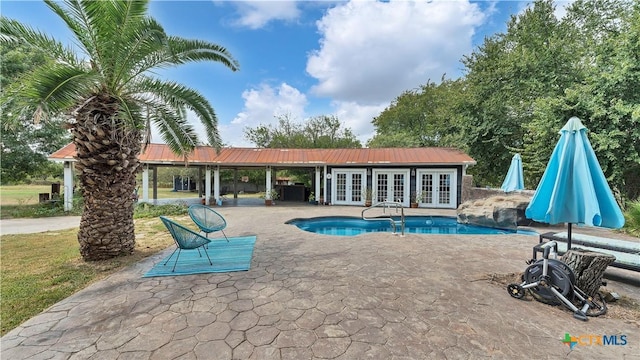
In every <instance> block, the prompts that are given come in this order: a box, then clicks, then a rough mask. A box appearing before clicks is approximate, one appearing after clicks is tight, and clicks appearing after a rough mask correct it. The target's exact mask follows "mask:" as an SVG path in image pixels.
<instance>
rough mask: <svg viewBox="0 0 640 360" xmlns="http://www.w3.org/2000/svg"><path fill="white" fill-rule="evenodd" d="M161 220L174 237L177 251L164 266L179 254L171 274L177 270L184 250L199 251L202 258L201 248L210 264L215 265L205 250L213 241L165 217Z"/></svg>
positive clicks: (174, 251) (161, 217)
mask: <svg viewBox="0 0 640 360" xmlns="http://www.w3.org/2000/svg"><path fill="white" fill-rule="evenodd" d="M160 220H162V222H163V223H164V226H166V227H167V229H169V232H170V233H171V236H172V237H173V240H174V241H175V243H176V249H175V250H173V252H172V253H171V256H169V257H168V258H167V261H165V263H164V265H167V263H168V262H169V260H171V258H172V257H173V254H175V253H176V251H177V252H178V255H177V256H176V261H175V262H174V263H173V269H171V272H174V271H175V270H176V264H178V258H180V251H182V250H193V249H197V250H198V253H199V254H200V256H201V257H202V254H201V253H200V248H202V250H204V253H205V255H207V259H208V260H209V264H210V265H213V263H212V262H211V258H210V257H209V254H208V253H207V249H206V248H205V245H207V244H208V243H210V242H211V240H209V239H207V238H206V237H204V236H202V235H200V234H198V233H197V232H195V231H193V230H191V229H189V228H186V227H184V226H182V225H180V224H178V223H176V222H174V221H172V220H169V219H167V218H166V217H164V216H160Z"/></svg>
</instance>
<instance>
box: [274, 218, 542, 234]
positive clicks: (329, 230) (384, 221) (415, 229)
mask: <svg viewBox="0 0 640 360" xmlns="http://www.w3.org/2000/svg"><path fill="white" fill-rule="evenodd" d="M395 220H399V218H396V219H395ZM287 224H291V225H295V226H297V227H298V228H300V229H302V230H305V231H309V232H313V233H316V234H324V235H337V236H355V235H360V234H364V233H371V232H392V231H393V229H392V226H391V222H390V221H389V219H388V218H381V219H376V220H363V219H361V218H358V217H351V216H326V217H316V218H310V219H293V220H289V221H287ZM396 232H398V233H399V232H400V226H399V225H398V228H397V229H396ZM404 232H405V233H413V234H459V235H460V234H467V235H487V234H493V235H507V234H522V235H536V236H537V235H538V234H537V233H536V232H534V231H526V230H518V231H512V230H503V229H495V228H490V227H484V226H475V225H467V224H458V222H457V220H456V218H453V217H447V216H406V217H405V228H404Z"/></svg>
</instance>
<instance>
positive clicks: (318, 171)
mask: <svg viewBox="0 0 640 360" xmlns="http://www.w3.org/2000/svg"><path fill="white" fill-rule="evenodd" d="M314 194H315V195H316V201H318V202H319V201H320V167H319V166H316V189H315V190H314ZM323 198H324V196H323ZM320 205H324V204H320Z"/></svg>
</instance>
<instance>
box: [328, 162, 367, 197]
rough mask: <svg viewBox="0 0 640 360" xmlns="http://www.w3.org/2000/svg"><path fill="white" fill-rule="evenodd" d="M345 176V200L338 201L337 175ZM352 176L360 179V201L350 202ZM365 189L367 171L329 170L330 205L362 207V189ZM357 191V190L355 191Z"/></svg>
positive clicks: (352, 169) (359, 169) (350, 169)
mask: <svg viewBox="0 0 640 360" xmlns="http://www.w3.org/2000/svg"><path fill="white" fill-rule="evenodd" d="M339 173H340V174H346V176H347V179H346V180H347V183H346V189H345V191H346V193H345V200H338V198H337V196H338V176H337V175H338V174H339ZM354 174H359V175H360V178H361V179H362V181H361V183H360V186H361V188H360V189H359V190H360V201H352V200H351V199H352V195H353V193H352V191H353V190H354V189H353V188H352V186H353V181H352V180H353V178H352V176H353V175H354ZM366 187H367V170H366V169H363V168H357V169H354V168H333V169H331V203H332V204H335V205H364V201H365V198H364V189H365V188H366ZM355 190H356V191H358V189H355ZM356 196H357V195H356Z"/></svg>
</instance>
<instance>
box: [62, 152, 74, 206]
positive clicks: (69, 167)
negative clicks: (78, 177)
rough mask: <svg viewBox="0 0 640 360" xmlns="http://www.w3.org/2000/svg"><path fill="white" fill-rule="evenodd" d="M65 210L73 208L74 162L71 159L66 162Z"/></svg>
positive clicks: (64, 179) (64, 181)
mask: <svg viewBox="0 0 640 360" xmlns="http://www.w3.org/2000/svg"><path fill="white" fill-rule="evenodd" d="M63 183H64V211H71V210H72V209H73V163H72V162H71V161H65V162H64V174H63Z"/></svg>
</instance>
